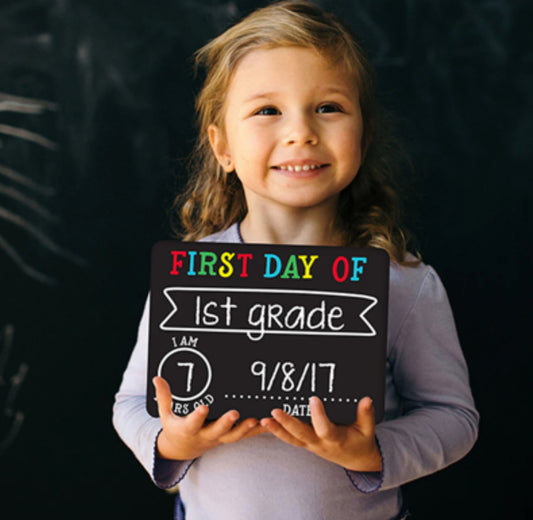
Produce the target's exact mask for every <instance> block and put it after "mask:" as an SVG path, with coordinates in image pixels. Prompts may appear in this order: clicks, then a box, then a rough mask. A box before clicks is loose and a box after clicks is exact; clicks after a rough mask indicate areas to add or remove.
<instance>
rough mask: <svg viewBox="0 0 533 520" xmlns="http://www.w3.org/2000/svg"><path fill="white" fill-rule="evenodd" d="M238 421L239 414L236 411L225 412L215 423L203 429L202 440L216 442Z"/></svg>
mask: <svg viewBox="0 0 533 520" xmlns="http://www.w3.org/2000/svg"><path fill="white" fill-rule="evenodd" d="M238 420H239V412H238V411H237V410H230V411H229V412H226V413H225V414H224V415H222V416H220V417H219V418H218V419H217V420H216V421H214V422H212V423H211V424H209V425H208V426H206V427H205V428H204V438H205V439H207V440H211V441H216V440H218V439H219V438H220V437H222V436H223V435H225V434H226V433H228V432H229V431H230V430H231V429H232V428H233V425H234V424H235V423H236V422H237V421H238Z"/></svg>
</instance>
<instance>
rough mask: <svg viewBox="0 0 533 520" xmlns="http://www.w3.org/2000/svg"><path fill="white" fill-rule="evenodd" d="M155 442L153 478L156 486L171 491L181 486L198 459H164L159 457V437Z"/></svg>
mask: <svg viewBox="0 0 533 520" xmlns="http://www.w3.org/2000/svg"><path fill="white" fill-rule="evenodd" d="M161 431H162V430H160V431H159V433H158V434H157V436H156V439H155V442H154V464H153V468H152V477H153V480H154V482H155V484H156V485H157V486H158V487H160V488H161V489H169V488H171V487H174V486H175V485H176V484H179V483H180V482H181V481H182V480H183V478H184V477H185V475H186V474H187V471H189V468H190V467H191V466H192V465H193V464H194V462H195V460H196V459H192V460H170V459H163V458H161V457H159V456H158V455H157V448H156V446H157V437H159V434H160V433H161Z"/></svg>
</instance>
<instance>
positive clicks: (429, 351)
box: [347, 267, 479, 493]
mask: <svg viewBox="0 0 533 520" xmlns="http://www.w3.org/2000/svg"><path fill="white" fill-rule="evenodd" d="M393 341H394V343H393V344H392V348H391V352H390V356H389V357H390V361H391V363H392V371H393V379H394V381H395V387H396V392H397V393H398V395H399V397H400V399H401V402H402V408H403V410H402V414H401V415H400V416H399V417H397V418H395V419H392V420H387V421H384V422H382V423H380V424H378V425H377V426H376V438H377V440H378V445H379V449H380V452H381V455H382V466H383V467H382V471H381V472H376V473H358V472H354V471H347V473H348V476H349V477H350V479H351V480H352V483H353V484H354V485H355V486H356V487H357V488H358V489H359V490H360V491H362V492H365V493H370V492H373V491H377V490H386V489H391V488H395V487H398V486H401V485H403V484H406V483H407V482H410V481H412V480H415V479H417V478H420V477H423V476H426V475H429V474H431V473H434V472H435V471H438V470H440V469H442V468H444V467H446V466H448V465H450V464H452V463H453V462H456V461H457V460H459V459H460V458H462V457H464V456H465V455H466V454H467V453H468V452H469V451H470V449H471V448H472V446H473V445H474V443H475V441H476V439H477V434H478V425H479V414H478V412H477V410H476V408H475V405H474V400H473V397H472V393H471V390H470V385H469V377H468V369H467V366H466V362H465V359H464V356H463V353H462V350H461V347H460V344H459V339H458V337H457V332H456V328H455V323H454V319H453V315H452V311H451V308H450V304H449V301H448V297H447V294H446V291H445V289H444V286H443V285H442V282H441V281H440V279H439V277H438V275H437V273H435V271H434V270H433V269H432V268H431V267H427V272H426V274H425V276H424V278H423V281H422V283H421V285H420V289H419V291H418V294H417V296H416V298H415V299H414V302H413V304H412V306H411V308H410V309H409V310H408V312H407V314H406V317H405V319H404V321H403V324H402V325H401V328H400V330H399V333H398V334H397V337H396V338H395V339H394V340H393Z"/></svg>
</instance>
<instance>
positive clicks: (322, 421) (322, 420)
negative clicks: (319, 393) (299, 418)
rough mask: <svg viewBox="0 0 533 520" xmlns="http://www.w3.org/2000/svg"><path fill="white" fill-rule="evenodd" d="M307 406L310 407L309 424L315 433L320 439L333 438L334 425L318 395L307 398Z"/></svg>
mask: <svg viewBox="0 0 533 520" xmlns="http://www.w3.org/2000/svg"><path fill="white" fill-rule="evenodd" d="M309 407H310V409H311V424H312V425H313V428H314V430H315V433H316V435H317V436H318V437H320V438H321V439H328V440H329V439H333V438H334V437H335V432H336V427H335V425H334V424H333V423H332V422H331V421H330V420H329V418H328V416H327V414H326V410H325V408H324V404H323V403H322V401H321V400H320V399H319V398H318V397H315V396H313V397H311V399H309Z"/></svg>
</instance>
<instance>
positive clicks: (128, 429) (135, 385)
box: [113, 297, 194, 488]
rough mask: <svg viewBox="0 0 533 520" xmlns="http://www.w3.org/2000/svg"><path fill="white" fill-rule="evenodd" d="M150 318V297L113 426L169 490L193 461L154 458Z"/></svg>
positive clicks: (156, 480) (155, 430) (155, 419)
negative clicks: (149, 373) (149, 406)
mask: <svg viewBox="0 0 533 520" xmlns="http://www.w3.org/2000/svg"><path fill="white" fill-rule="evenodd" d="M149 315H150V297H148V299H147V300H146V304H145V307H144V311H143V315H142V318H141V322H140V324H139V330H138V334H137V343H136V345H135V348H134V349H133V352H132V355H131V357H130V360H129V363H128V366H127V368H126V371H125V372H124V375H123V378H122V383H121V385H120V388H119V391H118V392H117V394H116V395H115V402H114V405H113V426H114V427H115V430H116V431H117V433H118V434H119V436H120V438H121V439H122V441H123V442H124V443H125V444H126V445H127V446H128V447H129V448H130V450H131V451H132V452H133V454H134V455H135V457H136V458H137V460H138V461H139V462H140V463H141V464H142V465H143V467H144V468H145V470H146V471H147V472H148V473H149V475H150V477H151V478H152V480H153V481H154V483H155V484H156V485H157V486H159V487H161V488H170V487H172V486H174V485H176V484H177V483H178V482H179V481H180V480H181V479H182V478H183V477H184V476H185V474H186V473H187V470H188V469H189V467H190V466H191V464H192V463H193V462H194V461H191V460H187V461H171V460H166V459H161V458H159V457H157V455H156V441H157V436H158V435H159V433H160V432H161V421H160V420H159V418H158V417H152V416H151V415H150V414H149V413H148V412H147V411H146V385H147V363H148V327H149Z"/></svg>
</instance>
